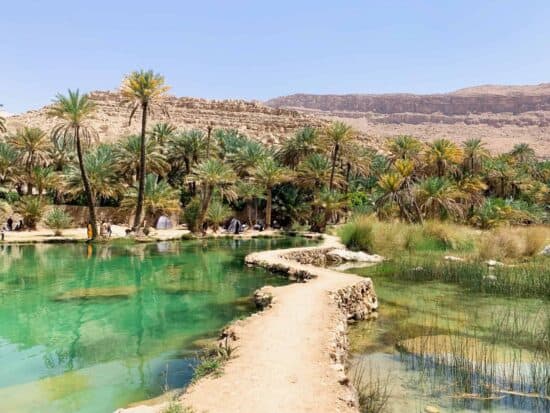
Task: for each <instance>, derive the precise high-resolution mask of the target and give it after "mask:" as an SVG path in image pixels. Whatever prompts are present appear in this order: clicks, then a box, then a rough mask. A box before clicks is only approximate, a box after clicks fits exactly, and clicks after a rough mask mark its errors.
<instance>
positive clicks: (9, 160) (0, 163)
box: [0, 142, 17, 184]
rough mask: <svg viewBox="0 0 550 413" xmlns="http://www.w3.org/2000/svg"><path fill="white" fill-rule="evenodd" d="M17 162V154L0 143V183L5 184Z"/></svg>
mask: <svg viewBox="0 0 550 413" xmlns="http://www.w3.org/2000/svg"><path fill="white" fill-rule="evenodd" d="M16 162H17V152H16V151H15V149H13V148H12V147H11V146H10V145H8V144H7V143H5V142H0V183H2V184H3V183H5V182H6V181H7V180H8V177H9V176H10V175H11V174H12V172H13V170H14V168H15V165H16Z"/></svg>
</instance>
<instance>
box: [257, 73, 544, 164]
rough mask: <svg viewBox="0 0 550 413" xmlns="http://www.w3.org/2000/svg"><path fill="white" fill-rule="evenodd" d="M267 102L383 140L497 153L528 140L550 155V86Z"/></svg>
mask: <svg viewBox="0 0 550 413" xmlns="http://www.w3.org/2000/svg"><path fill="white" fill-rule="evenodd" d="M266 104H267V105H268V106H271V107H274V108H292V109H295V110H299V111H301V112H303V113H309V114H313V115H316V116H320V117H324V118H328V119H331V118H340V119H343V120H346V121H347V122H349V123H350V124H352V125H353V126H355V127H356V128H357V129H359V130H360V131H362V132H364V133H367V134H370V135H374V136H377V137H382V138H383V137H388V136H395V135H398V134H410V135H414V136H417V137H419V138H422V139H425V140H431V139H434V138H438V137H446V138H450V139H453V140H458V141H462V140H464V139H468V138H482V139H484V140H486V141H487V143H488V144H489V147H490V149H492V150H494V151H495V152H501V151H505V150H509V149H510V148H511V147H512V146H513V145H514V144H516V143H519V142H527V143H529V144H531V145H532V146H533V147H534V148H535V149H536V150H537V151H538V152H539V154H540V155H541V156H544V157H548V156H550V83H547V84H541V85H534V86H494V85H486V86H479V87H473V88H466V89H461V90H457V91H455V92H452V93H445V94H431V95H414V94H376V95H375V94H373V95H367V94H350V95H310V94H295V95H290V96H283V97H279V98H275V99H272V100H269V101H267V102H266Z"/></svg>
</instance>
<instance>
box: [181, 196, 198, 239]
mask: <svg viewBox="0 0 550 413" xmlns="http://www.w3.org/2000/svg"><path fill="white" fill-rule="evenodd" d="M200 209H201V201H200V199H199V198H193V199H192V200H191V202H189V203H188V204H187V205H186V206H185V208H184V210H183V222H185V223H186V224H187V227H188V228H189V230H190V231H191V232H197V231H198V230H199V228H197V226H198V218H199V214H200Z"/></svg>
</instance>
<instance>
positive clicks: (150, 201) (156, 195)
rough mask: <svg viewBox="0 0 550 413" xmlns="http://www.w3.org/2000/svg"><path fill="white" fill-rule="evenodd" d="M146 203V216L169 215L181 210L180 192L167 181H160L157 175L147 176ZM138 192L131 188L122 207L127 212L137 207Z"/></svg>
mask: <svg viewBox="0 0 550 413" xmlns="http://www.w3.org/2000/svg"><path fill="white" fill-rule="evenodd" d="M145 195H146V196H145V203H144V210H145V214H146V216H149V217H153V218H157V217H158V216H160V215H169V214H172V213H174V212H177V211H178V210H179V209H180V203H179V194H178V191H177V190H176V189H174V188H172V187H171V186H170V185H169V184H168V183H167V182H166V181H159V180H158V177H157V176H156V175H155V174H147V177H146V179H145ZM137 198H138V191H137V189H136V188H130V190H129V191H128V193H127V194H126V196H125V197H124V199H123V200H122V203H121V207H122V208H124V209H126V210H129V211H131V210H134V209H135V208H136V206H137Z"/></svg>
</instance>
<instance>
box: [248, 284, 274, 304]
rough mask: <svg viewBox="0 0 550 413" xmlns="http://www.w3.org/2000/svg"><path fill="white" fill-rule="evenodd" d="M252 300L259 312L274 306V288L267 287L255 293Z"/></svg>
mask: <svg viewBox="0 0 550 413" xmlns="http://www.w3.org/2000/svg"><path fill="white" fill-rule="evenodd" d="M252 300H253V301H254V305H255V306H256V308H257V309H258V310H264V309H266V308H268V307H271V304H273V287H272V286H270V285H266V286H265V287H262V288H260V289H258V290H256V291H254V295H253V297H252Z"/></svg>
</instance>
